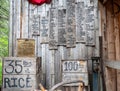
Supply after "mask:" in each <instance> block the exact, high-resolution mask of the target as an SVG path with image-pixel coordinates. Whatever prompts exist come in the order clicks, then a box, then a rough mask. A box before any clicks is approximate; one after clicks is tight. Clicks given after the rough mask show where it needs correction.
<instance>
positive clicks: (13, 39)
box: [9, 0, 99, 88]
mask: <svg viewBox="0 0 120 91" xmlns="http://www.w3.org/2000/svg"><path fill="white" fill-rule="evenodd" d="M98 25H99V24H98V1H97V0H53V1H52V4H50V5H46V4H44V5H41V6H37V5H32V4H29V3H28V1H27V0H18V1H17V0H10V36H9V56H14V57H16V56H17V39H21V38H27V39H34V40H35V57H41V59H42V78H41V80H42V84H43V85H44V86H46V88H51V87H52V86H53V85H54V84H56V83H59V82H61V81H62V77H61V60H65V59H85V60H88V59H91V57H92V56H99V42H98V41H99V39H98V37H99V34H98V33H99V27H98Z"/></svg>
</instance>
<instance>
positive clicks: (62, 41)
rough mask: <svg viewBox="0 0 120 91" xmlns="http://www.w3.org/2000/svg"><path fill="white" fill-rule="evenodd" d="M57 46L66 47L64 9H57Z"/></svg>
mask: <svg viewBox="0 0 120 91" xmlns="http://www.w3.org/2000/svg"><path fill="white" fill-rule="evenodd" d="M58 45H66V9H58Z"/></svg>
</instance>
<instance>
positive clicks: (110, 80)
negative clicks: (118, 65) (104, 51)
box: [106, 2, 116, 91]
mask: <svg viewBox="0 0 120 91" xmlns="http://www.w3.org/2000/svg"><path fill="white" fill-rule="evenodd" d="M111 6H112V5H111V2H110V3H107V7H106V8H107V10H106V13H107V14H106V15H107V16H106V19H107V42H108V46H107V47H108V60H115V56H116V55H115V38H114V17H113V16H112V14H113V13H112V7H111ZM106 86H107V91H116V71H115V70H114V69H109V68H106Z"/></svg>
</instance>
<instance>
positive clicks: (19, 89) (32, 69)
mask: <svg viewBox="0 0 120 91" xmlns="http://www.w3.org/2000/svg"><path fill="white" fill-rule="evenodd" d="M3 62H4V63H3V91H31V90H32V89H35V87H36V59H35V58H21V57H8V58H4V60H3Z"/></svg>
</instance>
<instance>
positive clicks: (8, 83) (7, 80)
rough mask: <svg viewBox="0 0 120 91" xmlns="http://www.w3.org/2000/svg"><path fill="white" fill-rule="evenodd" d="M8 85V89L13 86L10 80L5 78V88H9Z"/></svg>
mask: <svg viewBox="0 0 120 91" xmlns="http://www.w3.org/2000/svg"><path fill="white" fill-rule="evenodd" d="M7 85H8V87H10V88H11V86H10V79H9V78H4V88H7Z"/></svg>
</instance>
